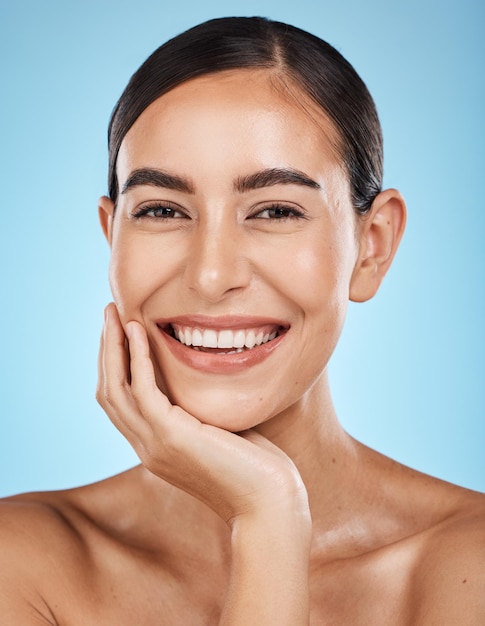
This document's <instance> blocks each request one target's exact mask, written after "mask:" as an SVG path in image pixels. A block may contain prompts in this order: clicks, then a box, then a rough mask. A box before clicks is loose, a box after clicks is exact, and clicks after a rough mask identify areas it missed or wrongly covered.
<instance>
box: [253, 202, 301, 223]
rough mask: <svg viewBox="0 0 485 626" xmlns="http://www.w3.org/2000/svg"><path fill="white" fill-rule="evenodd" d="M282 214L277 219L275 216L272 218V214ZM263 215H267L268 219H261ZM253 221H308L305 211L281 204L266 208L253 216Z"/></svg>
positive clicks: (276, 203)
mask: <svg viewBox="0 0 485 626" xmlns="http://www.w3.org/2000/svg"><path fill="white" fill-rule="evenodd" d="M277 211H278V212H280V215H279V216H278V217H276V216H275V215H273V216H271V215H270V212H277ZM262 213H267V214H268V217H261V214H262ZM251 219H258V220H264V219H270V220H274V221H284V220H294V219H306V215H305V213H304V212H303V211H301V210H299V209H296V208H295V207H290V206H285V205H284V204H279V203H278V202H275V203H274V204H271V205H270V206H266V207H264V208H263V209H261V210H260V211H258V212H257V213H255V214H254V215H251Z"/></svg>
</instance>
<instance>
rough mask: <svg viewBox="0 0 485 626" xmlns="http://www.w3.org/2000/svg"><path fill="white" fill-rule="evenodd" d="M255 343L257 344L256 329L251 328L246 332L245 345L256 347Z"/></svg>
mask: <svg viewBox="0 0 485 626" xmlns="http://www.w3.org/2000/svg"><path fill="white" fill-rule="evenodd" d="M255 344H256V333H255V332H254V330H250V331H249V332H248V333H247V334H246V339H245V341H244V345H245V346H246V348H254V346H255Z"/></svg>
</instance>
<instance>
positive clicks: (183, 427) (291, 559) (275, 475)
mask: <svg viewBox="0 0 485 626" xmlns="http://www.w3.org/2000/svg"><path fill="white" fill-rule="evenodd" d="M126 334H127V338H128V343H129V350H127V349H126V347H125V334H124V332H123V329H122V327H121V324H120V321H119V318H118V315H117V312H116V309H115V307H114V305H111V306H110V307H109V308H108V310H107V322H106V326H105V330H104V333H103V339H102V345H101V352H100V368H99V369H100V376H99V385H98V401H99V402H100V404H101V405H102V406H103V408H104V409H105V411H106V413H107V414H108V415H109V417H110V419H111V420H112V421H113V423H114V424H115V426H117V428H118V429H119V430H120V431H121V432H122V433H123V435H124V436H125V437H126V438H127V439H128V441H129V442H130V443H131V445H132V446H133V448H134V449H135V451H136V452H137V454H138V456H139V457H140V459H141V461H142V463H143V464H144V465H145V467H146V468H147V469H148V470H150V471H151V472H152V473H153V474H155V475H156V476H158V477H160V478H162V479H164V480H167V481H168V482H170V483H171V484H173V485H174V486H176V487H178V488H179V489H182V490H184V491H186V492H187V493H190V494H191V495H193V496H195V497H196V498H198V499H199V500H201V501H202V502H204V503H205V504H206V505H207V506H209V507H210V508H211V509H212V510H213V511H215V512H216V513H217V514H218V515H219V516H220V517H221V518H222V519H223V520H224V521H225V522H226V523H227V524H228V525H229V527H230V529H231V543H232V567H231V577H230V585H229V592H228V596H227V599H226V604H225V606H224V610H223V616H222V622H221V623H222V624H223V625H224V626H239V625H241V626H242V625H243V624H250V623H254V624H260V625H261V626H273V625H275V626H276V625H278V626H284V625H285V624H288V625H290V624H291V626H303V625H305V626H306V625H307V624H308V559H309V545H310V537H311V521H310V514H309V508H308V500H307V494H306V490H305V487H304V485H303V482H302V480H301V477H300V475H299V474H298V471H297V469H296V467H295V465H294V464H293V462H292V461H291V459H289V457H287V456H286V455H285V454H284V453H283V452H282V451H281V450H280V449H279V448H277V447H276V446H274V445H273V444H272V443H270V442H269V441H268V440H266V439H265V438H264V437H262V436H261V435H259V434H257V433H255V432H253V431H248V432H246V433H242V434H239V435H236V434H233V433H230V432H227V431H225V430H223V429H220V428H216V427H214V426H211V425H208V424H203V423H201V422H200V421H199V420H197V419H196V418H195V417H193V416H192V415H189V414H188V413H186V412H185V411H184V410H183V409H181V408H180V407H177V406H173V405H171V403H170V402H169V400H168V399H167V397H166V396H165V395H164V394H163V393H162V392H161V391H160V390H159V389H158V387H157V385H156V382H155V376H154V371H153V365H152V362H151V359H150V351H149V346H148V340H147V337H146V334H145V331H144V329H143V327H142V326H141V325H140V324H138V323H137V322H129V323H128V324H127V327H126Z"/></svg>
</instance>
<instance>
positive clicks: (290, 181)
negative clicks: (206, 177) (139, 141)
mask: <svg viewBox="0 0 485 626" xmlns="http://www.w3.org/2000/svg"><path fill="white" fill-rule="evenodd" d="M143 185H150V186H152V187H162V188H164V189H172V190H174V191H182V192H183V193H189V194H194V193H195V187H194V185H193V183H192V181H191V180H190V179H189V178H185V177H184V176H178V175H176V174H169V173H168V172H165V171H163V170H159V169H155V168H151V167H143V168H141V169H137V170H134V171H133V172H131V174H130V175H129V176H128V178H127V180H126V182H125V184H124V185H123V188H122V189H121V193H122V194H123V193H126V192H127V191H128V190H129V189H133V188H134V187H139V186H143ZM274 185H301V186H303V187H311V188H312V189H321V187H320V185H319V184H318V183H317V182H316V181H314V180H312V179H311V178H310V177H308V176H307V175H306V174H304V173H303V172H300V171H298V170H295V169H292V168H279V167H273V168H269V169H264V170H261V171H259V172H255V173H254V174H248V175H247V176H239V177H238V178H236V180H235V181H234V186H233V187H234V191H237V192H238V193H247V192H248V191H252V190H253V189H262V188H263V187H272V186H274Z"/></svg>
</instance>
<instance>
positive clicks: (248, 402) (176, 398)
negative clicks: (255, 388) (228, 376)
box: [169, 389, 277, 433]
mask: <svg viewBox="0 0 485 626" xmlns="http://www.w3.org/2000/svg"><path fill="white" fill-rule="evenodd" d="M169 399H170V401H171V402H172V403H173V404H176V405H178V406H180V407H181V408H182V409H184V411H187V413H190V414H191V415H193V416H194V417H196V418H197V419H198V420H200V421H201V422H202V423H203V424H209V425H211V426H216V427H217V428H223V429H224V430H228V431H230V432H234V433H237V432H241V431H243V430H248V429H250V428H254V427H255V426H258V425H259V424H261V423H263V422H265V421H267V420H268V419H270V418H271V417H273V416H274V415H275V413H276V412H277V410H276V408H275V407H270V406H268V405H269V404H271V403H270V402H268V398H261V397H259V396H258V394H255V396H254V397H252V398H249V397H248V395H247V394H240V395H238V394H235V393H234V391H233V390H232V391H221V390H216V389H208V390H207V391H206V392H204V393H198V394H192V393H169Z"/></svg>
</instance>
